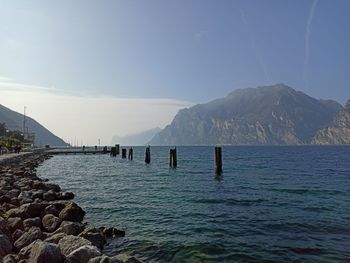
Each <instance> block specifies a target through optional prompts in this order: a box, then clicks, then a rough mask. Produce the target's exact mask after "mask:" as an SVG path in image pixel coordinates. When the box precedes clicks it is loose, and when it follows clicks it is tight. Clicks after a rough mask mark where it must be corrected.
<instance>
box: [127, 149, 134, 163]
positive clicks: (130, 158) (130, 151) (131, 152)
mask: <svg viewBox="0 0 350 263" xmlns="http://www.w3.org/2000/svg"><path fill="white" fill-rule="evenodd" d="M128 158H129V160H130V161H132V160H133V159H134V149H133V148H130V149H129V155H128Z"/></svg>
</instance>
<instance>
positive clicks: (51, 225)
mask: <svg viewBox="0 0 350 263" xmlns="http://www.w3.org/2000/svg"><path fill="white" fill-rule="evenodd" d="M60 224H61V219H59V218H58V217H56V216H54V215H52V214H47V215H45V216H44V217H43V219H42V225H43V227H44V229H45V230H46V231H48V232H53V231H55V230H56V229H57V228H58V227H59V225H60Z"/></svg>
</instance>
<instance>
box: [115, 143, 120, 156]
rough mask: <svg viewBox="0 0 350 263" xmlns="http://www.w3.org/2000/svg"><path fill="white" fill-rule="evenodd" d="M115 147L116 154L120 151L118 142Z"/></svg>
mask: <svg viewBox="0 0 350 263" xmlns="http://www.w3.org/2000/svg"><path fill="white" fill-rule="evenodd" d="M115 148H116V153H117V155H119V153H120V145H119V144H116V145H115Z"/></svg>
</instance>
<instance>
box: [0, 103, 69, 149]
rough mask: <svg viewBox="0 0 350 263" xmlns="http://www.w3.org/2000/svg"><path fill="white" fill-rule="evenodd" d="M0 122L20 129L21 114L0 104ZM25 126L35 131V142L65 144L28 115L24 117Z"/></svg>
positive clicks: (21, 122) (21, 125)
mask: <svg viewBox="0 0 350 263" xmlns="http://www.w3.org/2000/svg"><path fill="white" fill-rule="evenodd" d="M0 123H5V124H6V127H7V128H9V129H11V130H22V129H23V128H22V127H23V114H20V113H18V112H15V111H13V110H10V109H9V108H6V107H5V106H3V105H1V104H0ZM26 127H27V128H28V130H29V131H30V132H34V133H35V144H36V145H46V144H49V145H51V146H66V145H67V144H66V143H65V142H64V141H63V140H62V139H60V138H58V137H57V136H56V135H54V134H53V133H51V132H50V131H49V130H47V129H46V128H45V127H44V126H42V125H41V124H40V123H38V122H37V121H35V120H34V119H32V118H30V117H26Z"/></svg>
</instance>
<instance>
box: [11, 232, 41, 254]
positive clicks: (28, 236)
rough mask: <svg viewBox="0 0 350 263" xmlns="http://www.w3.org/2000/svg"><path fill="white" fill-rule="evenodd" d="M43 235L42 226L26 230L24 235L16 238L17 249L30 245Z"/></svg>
mask: <svg viewBox="0 0 350 263" xmlns="http://www.w3.org/2000/svg"><path fill="white" fill-rule="evenodd" d="M42 237H43V233H42V232H41V230H40V228H39V227H32V228H30V229H29V230H28V231H27V232H24V233H23V235H22V236H21V237H20V238H18V239H17V240H16V242H15V244H14V245H15V247H16V248H17V249H21V248H23V247H25V246H28V245H29V244H30V243H32V242H33V241H35V240H37V239H41V238H42Z"/></svg>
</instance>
